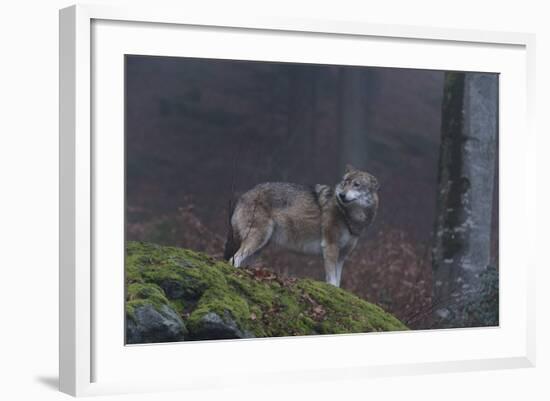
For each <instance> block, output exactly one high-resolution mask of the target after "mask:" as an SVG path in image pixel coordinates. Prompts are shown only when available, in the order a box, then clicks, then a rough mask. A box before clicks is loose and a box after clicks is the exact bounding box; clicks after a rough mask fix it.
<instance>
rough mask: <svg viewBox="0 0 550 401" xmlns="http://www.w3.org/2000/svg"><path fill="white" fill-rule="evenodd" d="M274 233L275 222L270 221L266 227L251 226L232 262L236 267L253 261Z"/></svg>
mask: <svg viewBox="0 0 550 401" xmlns="http://www.w3.org/2000/svg"><path fill="white" fill-rule="evenodd" d="M272 234H273V222H269V223H268V224H266V226H265V227H262V228H261V229H260V228H251V229H250V230H248V232H247V233H246V235H245V238H244V239H243V240H242V241H241V246H240V248H239V250H238V251H237V252H236V253H235V255H234V256H233V257H232V258H231V263H232V264H233V266H235V267H242V266H246V265H247V264H249V263H251V262H252V260H253V259H254V258H256V256H258V254H259V253H260V251H261V250H262V249H263V248H264V247H265V246H266V245H267V243H268V242H269V240H270V239H271V235H272Z"/></svg>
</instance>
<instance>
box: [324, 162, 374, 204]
mask: <svg viewBox="0 0 550 401" xmlns="http://www.w3.org/2000/svg"><path fill="white" fill-rule="evenodd" d="M379 188H380V186H379V184H378V180H377V179H376V177H374V176H373V175H371V174H369V173H367V172H366V171H360V170H357V169H356V168H354V167H353V166H351V165H349V164H348V165H347V167H346V172H345V174H344V177H343V178H342V181H341V182H340V183H339V184H338V185H336V191H335V192H336V200H337V201H338V202H339V203H340V204H341V205H343V206H351V205H357V206H360V207H364V208H368V207H373V206H376V205H377V203H378V189H379Z"/></svg>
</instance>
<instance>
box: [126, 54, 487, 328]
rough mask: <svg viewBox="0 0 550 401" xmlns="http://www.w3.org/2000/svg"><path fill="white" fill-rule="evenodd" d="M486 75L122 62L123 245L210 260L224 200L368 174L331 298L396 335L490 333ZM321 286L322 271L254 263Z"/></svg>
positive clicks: (276, 257) (265, 258)
mask: <svg viewBox="0 0 550 401" xmlns="http://www.w3.org/2000/svg"><path fill="white" fill-rule="evenodd" d="M497 98H498V77H497V76H496V75H492V74H477V73H466V74H464V73H458V72H457V73H451V72H444V71H429V70H412V69H394V68H366V67H342V66H327V65H309V64H290V63H267V62H248V61H225V60H207V59H190V58H168V57H150V56H126V211H127V213H126V216H127V217H126V218H127V222H126V238H127V240H138V241H149V242H154V243H158V244H162V245H174V246H178V247H185V248H191V249H194V250H199V251H203V252H206V253H208V254H210V255H212V256H214V257H219V258H221V256H222V254H223V244H224V241H225V235H226V231H227V227H228V213H229V212H228V204H229V201H230V200H232V199H233V200H235V199H236V197H237V196H238V195H239V194H240V193H243V192H244V191H246V190H248V189H250V188H252V187H253V186H254V185H256V184H258V183H261V182H266V181H289V182H295V183H300V184H306V185H310V184H316V183H320V184H330V185H334V184H336V183H337V182H338V181H339V180H340V178H341V176H342V174H343V169H344V166H345V164H346V163H352V164H354V165H355V166H356V167H357V168H363V169H366V170H367V171H369V172H370V173H372V174H374V175H375V176H376V177H377V178H378V180H379V182H380V184H381V190H380V208H379V212H378V217H377V219H376V221H375V222H374V224H373V226H372V227H371V228H370V229H369V230H368V231H367V232H365V233H364V235H363V236H362V237H361V239H360V241H359V244H358V246H357V248H356V249H355V251H354V252H353V254H352V256H351V258H350V259H349V260H348V261H347V262H346V264H345V267H344V270H343V277H342V287H343V288H344V289H347V290H349V291H351V292H353V293H354V294H356V295H358V296H359V297H361V298H364V299H366V300H368V301H370V302H373V303H376V304H378V305H380V306H382V307H383V308H384V309H385V310H387V311H389V312H391V313H393V314H394V315H395V316H396V317H398V318H399V319H401V320H402V321H403V322H404V323H405V324H407V325H408V326H409V327H411V328H416V329H419V328H433V327H465V326H487V325H497V324H498V179H497V177H498V169H497V166H498V160H497V158H498V152H497V149H498V147H497V114H496V113H497V109H498V107H497V106H498V104H497ZM257 263H259V264H260V265H262V266H266V267H269V268H270V269H272V270H275V271H276V272H277V273H279V274H281V275H285V276H297V277H311V278H314V279H318V280H324V269H323V267H322V261H321V259H320V258H319V257H315V256H302V255H295V254H289V253H287V252H281V251H276V250H273V249H269V248H268V249H267V250H266V251H264V252H263V254H262V257H261V258H260V259H259V261H258V262H257Z"/></svg>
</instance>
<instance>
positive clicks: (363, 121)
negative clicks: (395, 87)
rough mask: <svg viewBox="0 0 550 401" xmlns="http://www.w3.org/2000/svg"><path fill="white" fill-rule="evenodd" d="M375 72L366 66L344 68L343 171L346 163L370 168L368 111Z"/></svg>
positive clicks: (342, 70)
mask: <svg viewBox="0 0 550 401" xmlns="http://www.w3.org/2000/svg"><path fill="white" fill-rule="evenodd" d="M373 74H374V72H373V71H372V70H368V69H365V68H356V67H342V68H341V70H340V85H339V87H340V95H339V96H340V106H339V107H340V132H339V136H340V163H339V164H340V169H341V172H340V173H343V171H344V168H345V166H346V164H352V165H353V166H354V167H356V168H358V169H360V170H361V169H367V167H368V166H367V161H368V135H367V134H368V126H367V122H368V119H367V111H368V100H369V92H370V88H369V86H370V84H371V81H372V78H373V77H372V75H373Z"/></svg>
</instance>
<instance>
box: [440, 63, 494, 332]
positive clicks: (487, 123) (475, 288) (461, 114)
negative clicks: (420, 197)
mask: <svg viewBox="0 0 550 401" xmlns="http://www.w3.org/2000/svg"><path fill="white" fill-rule="evenodd" d="M497 124H498V76H497V75H496V74H485V73H467V74H464V73H455V72H451V73H447V74H446V82H445V89H444V98H443V116H442V137H441V154H440V162H439V193H438V215H437V216H438V217H437V221H436V225H435V230H434V244H433V249H432V264H433V305H434V316H433V317H434V324H435V326H436V327H463V326H464V325H466V324H467V323H466V320H467V316H466V311H465V305H467V304H468V303H471V301H472V299H474V298H475V297H476V296H478V295H479V292H480V281H481V280H480V277H481V275H483V274H484V272H485V271H486V269H487V267H488V265H489V264H490V256H491V255H490V252H491V218H492V204H493V184H494V177H495V159H496V153H497V146H496V139H497V129H498V126H497Z"/></svg>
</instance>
